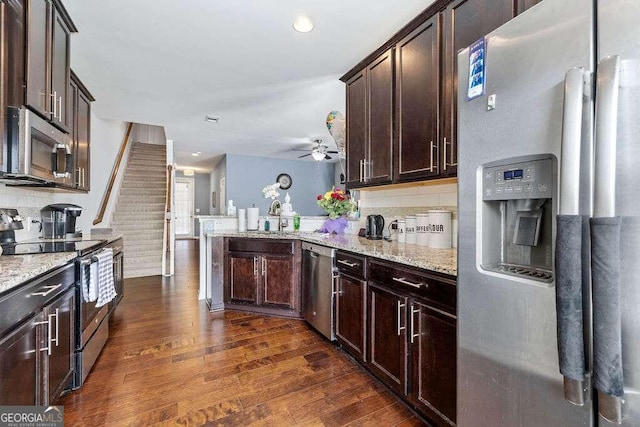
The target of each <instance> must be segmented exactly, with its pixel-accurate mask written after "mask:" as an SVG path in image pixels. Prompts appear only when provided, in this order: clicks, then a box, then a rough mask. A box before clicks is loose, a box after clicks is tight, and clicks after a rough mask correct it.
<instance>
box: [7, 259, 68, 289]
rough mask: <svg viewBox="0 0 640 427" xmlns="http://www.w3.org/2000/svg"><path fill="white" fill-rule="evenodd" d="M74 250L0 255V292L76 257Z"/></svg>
mask: <svg viewBox="0 0 640 427" xmlns="http://www.w3.org/2000/svg"><path fill="white" fill-rule="evenodd" d="M76 256H77V255H76V253H75V252H58V253H51V254H35V255H3V256H1V257H0V293H3V292H5V291H8V290H9V289H11V288H14V287H16V286H18V285H20V284H22V283H24V282H27V281H29V280H31V279H33V278H35V277H37V276H39V275H41V274H44V273H46V272H47V271H49V270H53V269H55V268H57V267H61V266H63V265H65V264H67V263H69V262H71V261H73V260H74V259H75V258H76Z"/></svg>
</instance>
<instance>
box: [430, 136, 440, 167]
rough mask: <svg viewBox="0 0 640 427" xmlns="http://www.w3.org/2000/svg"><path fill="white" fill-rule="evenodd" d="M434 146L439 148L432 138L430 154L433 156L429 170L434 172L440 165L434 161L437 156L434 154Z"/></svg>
mask: <svg viewBox="0 0 640 427" xmlns="http://www.w3.org/2000/svg"><path fill="white" fill-rule="evenodd" d="M434 148H437V146H436V144H434V143H433V140H431V146H430V148H429V151H430V153H431V154H430V156H431V158H430V166H429V172H433V170H434V169H435V170H438V166H437V165H436V164H434V162H433V159H434V158H435V156H434V155H433V151H434V150H433V149H434ZM436 151H437V150H436Z"/></svg>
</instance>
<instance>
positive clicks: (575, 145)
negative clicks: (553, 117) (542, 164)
mask: <svg viewBox="0 0 640 427" xmlns="http://www.w3.org/2000/svg"><path fill="white" fill-rule="evenodd" d="M584 83H585V72H584V70H583V69H582V68H572V69H571V70H569V71H567V74H566V75H565V80H564V112H563V119H562V147H561V164H560V214H561V215H577V214H578V213H579V209H580V150H581V145H582V105H583V96H584Z"/></svg>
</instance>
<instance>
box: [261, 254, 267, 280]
mask: <svg viewBox="0 0 640 427" xmlns="http://www.w3.org/2000/svg"><path fill="white" fill-rule="evenodd" d="M265 274H267V259H266V258H262V275H263V276H264V275H265Z"/></svg>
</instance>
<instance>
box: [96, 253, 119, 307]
mask: <svg viewBox="0 0 640 427" xmlns="http://www.w3.org/2000/svg"><path fill="white" fill-rule="evenodd" d="M95 257H96V258H97V259H98V262H96V263H95V264H96V265H97V268H98V301H97V302H96V307H102V306H103V305H105V304H106V303H108V302H109V301H111V300H112V299H114V298H115V296H116V288H115V284H114V281H113V249H111V248H107V249H103V250H102V251H100V252H98V254H97V255H95Z"/></svg>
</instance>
